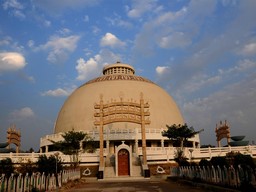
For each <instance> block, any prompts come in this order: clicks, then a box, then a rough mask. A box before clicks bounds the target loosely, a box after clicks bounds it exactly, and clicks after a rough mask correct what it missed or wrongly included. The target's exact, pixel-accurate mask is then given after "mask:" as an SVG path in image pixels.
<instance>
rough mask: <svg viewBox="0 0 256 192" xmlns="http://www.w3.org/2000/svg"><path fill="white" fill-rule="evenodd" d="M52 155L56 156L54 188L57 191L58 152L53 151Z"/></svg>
mask: <svg viewBox="0 0 256 192" xmlns="http://www.w3.org/2000/svg"><path fill="white" fill-rule="evenodd" d="M54 155H55V157H56V166H55V174H56V189H57V191H58V188H59V182H58V157H59V152H55V153H54Z"/></svg>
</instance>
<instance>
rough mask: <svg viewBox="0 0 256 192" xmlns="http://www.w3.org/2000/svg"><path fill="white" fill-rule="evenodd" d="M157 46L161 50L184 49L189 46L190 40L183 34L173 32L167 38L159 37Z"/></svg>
mask: <svg viewBox="0 0 256 192" xmlns="http://www.w3.org/2000/svg"><path fill="white" fill-rule="evenodd" d="M158 44H159V46H160V47H161V48H175V47H180V48H184V47H186V46H188V45H190V44H191V39H190V37H189V36H186V34H185V33H183V32H174V33H171V34H169V35H168V36H164V37H161V39H160V41H159V43H158Z"/></svg>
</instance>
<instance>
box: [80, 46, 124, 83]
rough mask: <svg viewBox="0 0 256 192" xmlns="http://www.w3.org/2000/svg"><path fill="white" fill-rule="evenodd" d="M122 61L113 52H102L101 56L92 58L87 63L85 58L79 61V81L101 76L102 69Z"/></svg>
mask: <svg viewBox="0 0 256 192" xmlns="http://www.w3.org/2000/svg"><path fill="white" fill-rule="evenodd" d="M118 60H120V56H118V55H116V54H114V53H113V52H110V51H107V50H102V51H100V53H99V54H97V55H95V56H94V57H91V58H90V59H88V60H87V61H85V60H84V59H83V58H80V59H78V60H77V65H76V70H77V73H78V76H77V80H80V81H82V80H86V79H91V78H94V77H96V76H99V71H101V70H102V67H103V66H104V65H106V64H109V63H115V62H116V61H118Z"/></svg>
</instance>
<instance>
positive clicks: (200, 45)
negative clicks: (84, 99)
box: [0, 0, 256, 150]
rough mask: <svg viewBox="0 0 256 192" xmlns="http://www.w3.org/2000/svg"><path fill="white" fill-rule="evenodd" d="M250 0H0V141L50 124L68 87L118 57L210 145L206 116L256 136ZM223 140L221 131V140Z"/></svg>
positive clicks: (255, 42) (27, 137)
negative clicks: (12, 131)
mask: <svg viewBox="0 0 256 192" xmlns="http://www.w3.org/2000/svg"><path fill="white" fill-rule="evenodd" d="M255 10H256V1H255V0H243V1H239V0H172V1H164V0H162V1H161V0H72V1H71V0H54V1H53V0H28V1H21V0H1V1H0V93H1V94H0V109H1V110H0V142H4V141H5V140H6V138H5V137H6V130H7V128H8V127H9V126H10V125H11V124H15V125H16V127H17V129H19V130H20V131H21V134H22V149H24V150H27V149H29V148H30V147H33V148H34V149H38V148H39V143H40V142H39V140H40V137H42V136H45V135H46V134H52V133H53V127H54V122H55V119H56V117H57V115H58V111H59V110H60V108H61V106H62V104H63V102H64V101H65V99H66V98H67V97H68V95H69V94H70V93H71V92H72V91H73V90H74V89H76V88H77V87H78V86H80V85H81V84H83V83H85V82H86V81H88V80H90V79H92V78H94V77H97V76H99V75H101V71H102V67H103V66H104V65H105V64H107V63H115V62H116V61H117V60H119V61H122V62H124V63H128V64H131V65H132V66H133V67H134V68H135V70H136V74H137V75H139V76H143V77H146V78H148V79H150V80H152V81H154V82H156V83H157V84H159V85H160V86H162V87H163V88H164V89H165V90H166V91H167V92H168V93H169V94H170V95H171V96H172V97H173V98H174V99H175V101H176V102H177V104H178V106H179V108H180V110H181V112H182V114H183V116H184V119H185V121H186V122H187V123H188V125H189V126H193V127H194V128H195V129H196V130H199V129H204V132H202V133H201V135H200V137H201V144H212V145H216V137H215V132H214V131H215V126H216V123H219V121H220V120H222V121H224V120H227V121H228V122H229V124H230V126H231V135H233V136H234V135H246V139H247V140H250V141H254V140H256V131H255V128H256V127H255V124H256V120H255V119H256V115H255V114H256V22H255V18H256V11H255ZM223 144H226V141H223Z"/></svg>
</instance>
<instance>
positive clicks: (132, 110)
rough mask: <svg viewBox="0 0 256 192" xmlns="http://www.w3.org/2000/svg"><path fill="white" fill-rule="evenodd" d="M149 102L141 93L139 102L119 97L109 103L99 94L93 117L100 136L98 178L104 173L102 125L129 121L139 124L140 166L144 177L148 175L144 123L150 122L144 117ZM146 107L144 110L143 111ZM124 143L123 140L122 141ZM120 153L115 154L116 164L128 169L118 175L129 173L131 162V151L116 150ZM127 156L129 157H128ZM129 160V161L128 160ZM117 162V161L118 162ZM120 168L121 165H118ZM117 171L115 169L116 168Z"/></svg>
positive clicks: (147, 113)
mask: <svg viewBox="0 0 256 192" xmlns="http://www.w3.org/2000/svg"><path fill="white" fill-rule="evenodd" d="M148 108H149V104H148V103H144V99H143V93H141V94H140V103H136V102H132V101H131V102H130V101H123V98H122V97H120V101H114V102H111V103H109V102H108V103H106V104H105V103H104V102H103V95H102V94H101V95H100V103H99V104H95V105H94V109H95V113H94V117H95V118H96V121H95V122H94V125H95V126H96V127H97V126H99V138H100V151H99V155H100V165H99V174H98V179H103V175H104V166H105V165H104V154H103V150H104V136H103V131H104V130H103V126H104V125H107V124H111V123H115V122H131V123H136V124H140V125H141V140H142V158H143V160H142V168H143V172H144V176H145V177H149V169H148V166H147V154H146V132H145V125H149V124H150V120H148V119H145V117H148V116H149V115H150V113H149V111H148ZM145 109H146V111H145ZM123 144H124V142H123ZM118 151H119V152H120V153H118V154H116V157H117V156H118V159H117V158H116V164H117V163H118V162H120V164H121V165H120V166H123V167H122V168H125V169H128V171H121V172H119V167H116V169H118V174H119V173H120V175H123V174H126V175H129V174H130V169H131V166H127V165H130V164H131V161H130V158H131V153H129V150H127V151H126V150H125V149H123V150H118ZM119 156H120V158H119ZM128 157H129V158H128ZM129 161H130V162H129ZM118 164H119V163H118ZM120 168H121V167H120ZM116 171H117V170H116Z"/></svg>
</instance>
